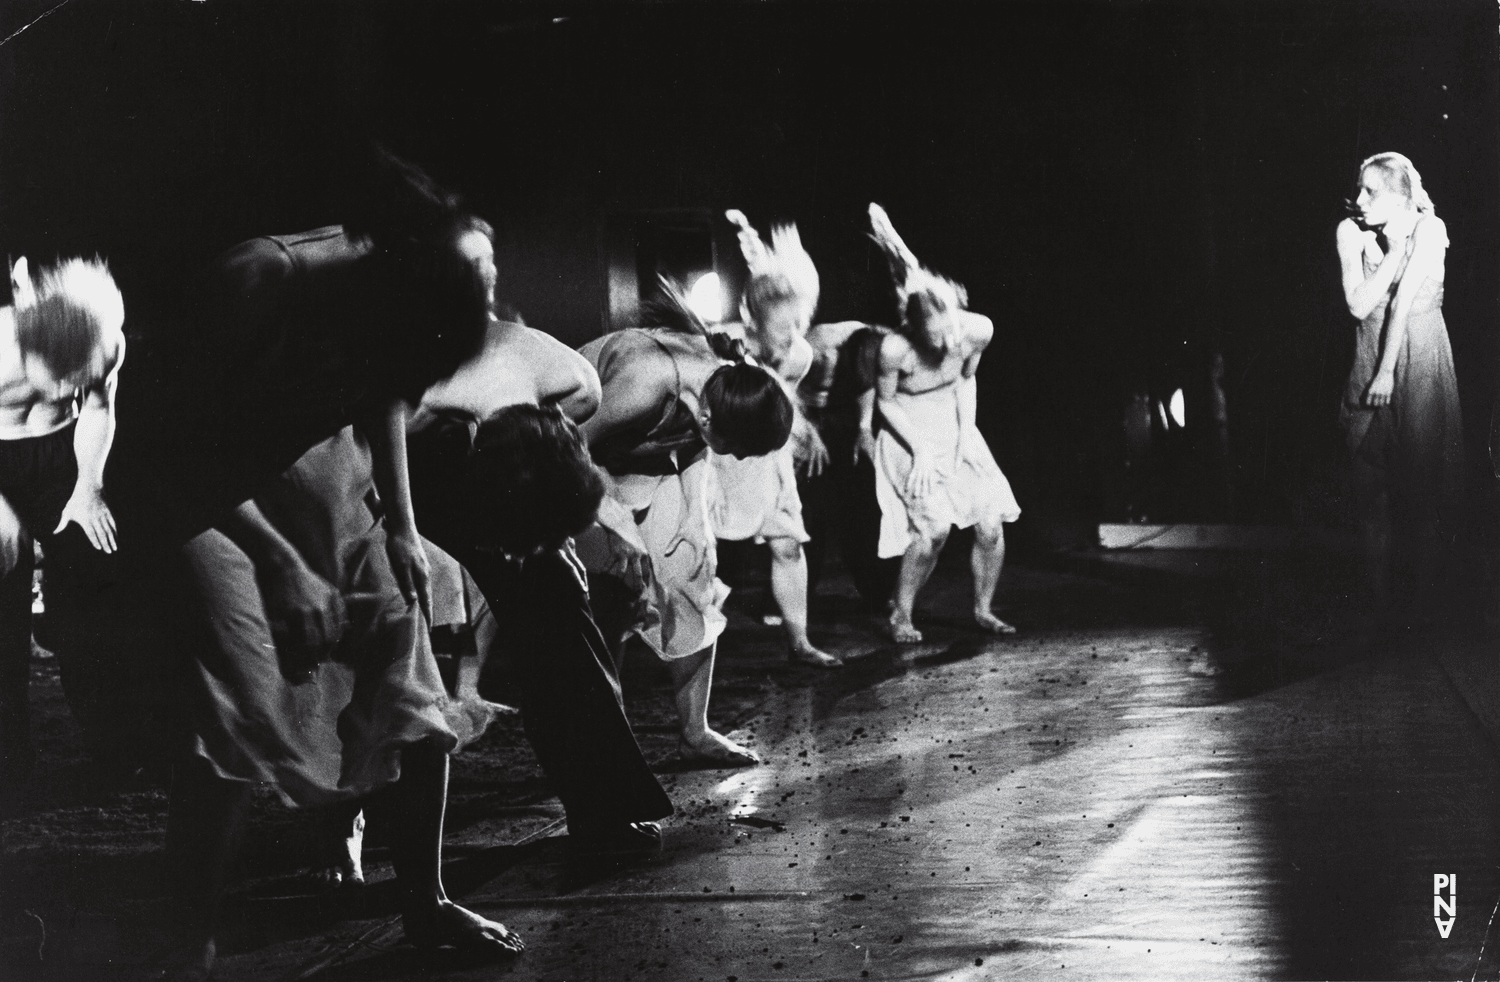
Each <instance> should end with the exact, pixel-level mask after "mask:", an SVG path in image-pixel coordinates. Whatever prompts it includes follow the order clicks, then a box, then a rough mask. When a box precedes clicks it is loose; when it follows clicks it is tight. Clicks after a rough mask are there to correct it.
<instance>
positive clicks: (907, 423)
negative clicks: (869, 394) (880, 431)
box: [875, 334, 934, 497]
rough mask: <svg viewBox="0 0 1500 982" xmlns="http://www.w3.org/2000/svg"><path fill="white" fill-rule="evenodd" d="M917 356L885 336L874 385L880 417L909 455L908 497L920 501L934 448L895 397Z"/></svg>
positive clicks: (931, 471)
mask: <svg viewBox="0 0 1500 982" xmlns="http://www.w3.org/2000/svg"><path fill="white" fill-rule="evenodd" d="M916 357H917V354H916V352H915V351H914V350H912V346H911V344H910V342H908V341H907V340H906V339H905V338H903V337H902V336H901V335H899V334H888V335H886V336H885V338H884V339H882V340H881V342H880V376H879V379H878V380H877V381H876V383H875V393H876V398H877V399H878V400H879V403H880V415H881V418H883V419H884V420H885V424H886V426H887V427H888V428H889V429H890V431H891V432H892V433H894V434H895V435H896V438H897V439H898V440H900V441H901V442H902V443H904V444H906V448H907V449H908V450H910V451H911V473H910V474H908V475H907V478H906V491H907V493H908V494H911V495H914V496H916V497H921V496H923V495H925V494H927V493H928V492H929V491H931V490H932V482H933V477H934V460H933V453H932V452H933V448H932V447H929V446H928V445H927V444H926V443H924V442H923V441H922V440H921V439H920V438H919V436H920V435H919V434H918V433H917V431H916V427H915V426H913V425H912V422H911V419H910V417H908V416H907V415H906V410H905V409H903V408H901V402H900V400H899V399H898V398H897V396H898V395H899V394H900V392H901V380H902V378H904V377H905V376H906V375H909V374H910V373H911V371H912V368H913V367H914V366H915V363H916Z"/></svg>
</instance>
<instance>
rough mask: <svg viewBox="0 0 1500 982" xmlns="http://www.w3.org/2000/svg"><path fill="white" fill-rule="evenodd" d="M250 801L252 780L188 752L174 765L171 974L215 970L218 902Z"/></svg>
mask: <svg viewBox="0 0 1500 982" xmlns="http://www.w3.org/2000/svg"><path fill="white" fill-rule="evenodd" d="M249 803H250V785H248V784H245V783H243V782H240V781H226V780H225V779H223V778H221V777H219V776H218V775H217V774H215V773H214V770H213V767H212V766H211V765H210V764H209V763H208V761H206V760H204V759H202V758H201V757H188V758H187V759H185V760H183V761H181V762H179V763H178V765H177V767H176V768H175V769H174V770H173V773H172V792H171V798H170V800H169V803H168V808H167V863H168V868H169V870H170V873H171V877H172V880H173V887H174V893H175V906H176V910H175V912H174V917H173V924H172V930H173V932H174V933H175V934H176V944H175V945H174V949H175V950H174V951H173V953H172V955H171V956H170V964H169V966H168V968H167V977H168V978H169V979H173V980H178V982H190V980H200V979H207V978H208V976H209V974H210V973H211V972H212V971H213V964H214V957H215V947H214V934H215V932H216V930H217V928H218V914H219V903H220V901H221V900H222V899H223V897H224V891H225V888H226V886H227V881H228V877H229V867H230V864H232V863H233V862H234V858H235V856H236V855H238V853H239V848H240V842H241V841H242V839H243V838H244V830H245V816H246V813H247V812H248V810H249Z"/></svg>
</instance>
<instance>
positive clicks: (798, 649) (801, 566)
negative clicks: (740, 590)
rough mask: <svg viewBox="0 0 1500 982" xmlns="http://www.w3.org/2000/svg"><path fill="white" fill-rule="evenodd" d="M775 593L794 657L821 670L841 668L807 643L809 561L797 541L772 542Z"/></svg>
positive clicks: (829, 657) (831, 657)
mask: <svg viewBox="0 0 1500 982" xmlns="http://www.w3.org/2000/svg"><path fill="white" fill-rule="evenodd" d="M770 546H771V593H772V594H773V595H774V596H775V597H776V603H777V606H779V607H780V608H781V616H782V618H783V619H784V620H783V623H784V624H785V625H786V634H787V641H788V642H790V644H791V648H792V657H793V658H794V659H796V660H797V661H802V662H807V663H808V664H810V665H817V666H819V667H820V668H838V667H839V666H840V665H842V664H843V662H842V661H840V660H839V659H837V658H835V657H833V656H832V655H830V654H827V653H825V652H822V651H819V650H818V649H817V648H815V647H813V643H812V642H811V641H809V640H808V639H807V560H806V557H805V556H804V555H803V551H802V543H800V542H798V541H797V540H796V539H791V538H779V539H771V540H770Z"/></svg>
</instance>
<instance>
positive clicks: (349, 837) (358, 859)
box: [302, 810, 365, 892]
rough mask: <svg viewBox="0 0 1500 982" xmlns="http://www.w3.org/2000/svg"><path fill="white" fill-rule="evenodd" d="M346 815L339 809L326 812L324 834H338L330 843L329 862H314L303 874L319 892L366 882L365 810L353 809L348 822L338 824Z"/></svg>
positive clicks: (355, 885)
mask: <svg viewBox="0 0 1500 982" xmlns="http://www.w3.org/2000/svg"><path fill="white" fill-rule="evenodd" d="M344 817H346V815H339V814H338V813H337V812H334V813H331V814H329V815H328V816H327V822H326V827H325V831H324V832H323V834H324V835H328V836H334V837H337V838H336V839H335V841H333V842H331V843H330V844H329V845H328V846H327V847H325V848H326V849H327V855H328V862H327V865H324V866H314V867H313V868H312V869H309V870H308V871H307V872H305V873H303V874H302V878H303V879H304V880H305V881H306V882H307V884H308V886H309V887H310V888H311V889H313V890H315V891H320V892H332V891H334V890H338V889H340V888H341V887H362V886H364V885H365V870H364V864H363V858H364V848H365V813H364V811H363V810H360V811H358V812H355V813H354V817H353V819H350V820H349V824H348V825H347V826H343V827H342V828H340V827H339V823H340V819H341V818H344Z"/></svg>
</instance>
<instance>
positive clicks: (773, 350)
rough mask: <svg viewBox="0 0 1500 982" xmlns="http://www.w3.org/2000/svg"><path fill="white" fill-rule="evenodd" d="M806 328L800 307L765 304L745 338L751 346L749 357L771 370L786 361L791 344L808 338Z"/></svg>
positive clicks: (784, 303)
mask: <svg viewBox="0 0 1500 982" xmlns="http://www.w3.org/2000/svg"><path fill="white" fill-rule="evenodd" d="M808 326H809V325H808V324H807V317H806V316H805V314H804V312H803V308H802V305H801V304H798V303H793V302H791V301H785V302H782V303H774V304H768V305H767V306H766V308H765V309H764V310H762V311H761V316H760V317H759V318H758V319H755V320H753V321H752V322H751V323H750V325H749V330H747V331H746V332H745V336H746V339H747V340H748V341H749V342H750V344H751V346H752V350H751V353H752V354H753V355H755V357H756V358H757V359H759V360H760V361H762V362H764V363H765V364H768V365H771V366H773V367H774V366H779V365H780V364H781V363H782V362H783V361H785V360H786V356H787V352H789V351H791V348H792V342H793V341H795V340H796V339H797V338H799V337H802V336H804V335H805V334H807V329H808Z"/></svg>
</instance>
